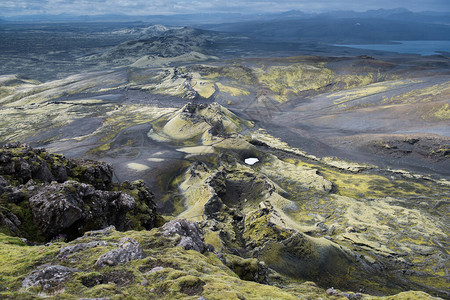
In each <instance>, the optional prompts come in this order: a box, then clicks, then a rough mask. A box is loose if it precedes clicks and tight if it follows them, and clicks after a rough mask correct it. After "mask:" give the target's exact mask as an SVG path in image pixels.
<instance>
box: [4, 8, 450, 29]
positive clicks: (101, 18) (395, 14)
mask: <svg viewBox="0 0 450 300" xmlns="http://www.w3.org/2000/svg"><path fill="white" fill-rule="evenodd" d="M317 17H325V18H334V19H348V18H380V19H389V20H395V21H408V22H417V23H434V24H450V12H411V11H409V10H407V9H405V8H397V9H378V10H368V11H366V12H354V11H332V12H326V13H321V14H318V13H305V12H302V11H299V10H290V11H286V12H281V13H265V14H245V13H198V14H175V15H142V16H129V15H124V14H103V15H72V14H59V15H44V14H36V15H21V16H13V17H3V19H4V20H6V21H10V22H136V21H141V22H149V23H153V24H163V25H176V26H195V25H201V24H220V23H239V22H242V20H245V21H246V22H250V21H251V22H253V21H264V22H265V21H269V20H271V21H282V20H303V19H313V18H317Z"/></svg>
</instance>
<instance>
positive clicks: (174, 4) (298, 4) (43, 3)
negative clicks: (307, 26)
mask: <svg viewBox="0 0 450 300" xmlns="http://www.w3.org/2000/svg"><path fill="white" fill-rule="evenodd" d="M396 7H405V8H408V9H410V10H414V11H419V10H439V11H449V10H450V5H449V4H448V0H428V1H425V0H394V1H392V0H359V1H354V0H340V1H336V0H316V1H310V0H296V1H292V0H278V1H273V0H227V1H225V0H152V1H147V0H1V1H0V12H1V13H0V14H3V15H14V14H16V15H17V14H35V13H43V12H45V13H48V14H60V13H71V14H89V15H93V14H106V13H125V14H131V15H146V14H174V13H176V14H179V13H199V12H206V13H208V12H241V13H262V12H280V11H286V10H292V9H296V10H302V11H306V12H321V11H330V10H357V11H364V10H368V9H378V8H396Z"/></svg>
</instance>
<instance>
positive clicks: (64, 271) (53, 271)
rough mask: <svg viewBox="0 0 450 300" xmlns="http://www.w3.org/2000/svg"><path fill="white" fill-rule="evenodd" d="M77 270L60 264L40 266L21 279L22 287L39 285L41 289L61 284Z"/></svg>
mask: <svg viewBox="0 0 450 300" xmlns="http://www.w3.org/2000/svg"><path fill="white" fill-rule="evenodd" d="M78 271H79V270H77V269H74V268H68V267H64V266H60V265H54V266H42V267H41V268H39V269H37V270H35V271H33V272H31V273H30V274H29V275H28V276H27V277H25V279H24V280H23V281H22V287H23V288H30V287H33V286H40V287H42V289H43V290H48V289H50V288H54V287H57V286H58V285H61V284H63V283H64V282H65V281H67V280H68V279H69V278H70V277H71V276H72V274H73V273H74V272H78Z"/></svg>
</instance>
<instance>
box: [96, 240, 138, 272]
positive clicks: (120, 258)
mask: <svg viewBox="0 0 450 300" xmlns="http://www.w3.org/2000/svg"><path fill="white" fill-rule="evenodd" d="M144 257H145V255H144V251H143V250H142V248H141V245H140V244H139V243H138V242H137V241H136V240H135V239H132V238H127V237H125V238H122V239H121V240H120V242H119V247H118V248H117V249H114V250H112V251H109V252H107V253H105V254H103V255H102V256H100V257H99V258H98V259H97V261H96V262H95V265H96V266H98V267H103V266H115V265H118V264H123V263H127V262H129V261H132V260H135V259H142V258H144Z"/></svg>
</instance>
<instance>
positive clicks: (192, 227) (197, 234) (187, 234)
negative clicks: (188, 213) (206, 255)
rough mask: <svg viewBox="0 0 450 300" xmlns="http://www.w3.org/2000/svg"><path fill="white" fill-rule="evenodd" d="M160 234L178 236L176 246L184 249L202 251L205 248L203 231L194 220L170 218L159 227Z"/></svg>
mask: <svg viewBox="0 0 450 300" xmlns="http://www.w3.org/2000/svg"><path fill="white" fill-rule="evenodd" d="M160 230H161V231H162V234H163V235H165V236H171V237H174V236H175V237H180V238H181V239H180V242H179V243H178V245H177V246H181V247H183V248H184V249H186V250H195V251H198V252H200V253H203V252H204V251H205V250H206V245H205V239H204V237H203V232H202V230H201V229H200V227H199V226H198V224H197V223H196V222H193V221H188V220H185V219H180V220H172V221H170V222H168V223H166V224H164V226H162V227H161V229H160Z"/></svg>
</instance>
